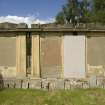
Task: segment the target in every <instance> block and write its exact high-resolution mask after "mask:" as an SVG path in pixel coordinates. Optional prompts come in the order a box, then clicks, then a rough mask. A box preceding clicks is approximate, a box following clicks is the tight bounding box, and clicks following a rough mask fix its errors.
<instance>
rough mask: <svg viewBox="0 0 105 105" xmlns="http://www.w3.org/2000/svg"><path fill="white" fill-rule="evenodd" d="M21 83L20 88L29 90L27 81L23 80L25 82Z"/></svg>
mask: <svg viewBox="0 0 105 105" xmlns="http://www.w3.org/2000/svg"><path fill="white" fill-rule="evenodd" d="M21 83H22V88H23V89H28V88H29V80H27V79H25V80H21Z"/></svg>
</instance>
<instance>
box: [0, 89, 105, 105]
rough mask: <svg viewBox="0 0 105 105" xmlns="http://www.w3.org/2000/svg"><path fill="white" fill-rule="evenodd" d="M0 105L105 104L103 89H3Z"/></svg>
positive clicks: (0, 95) (0, 92)
mask: <svg viewBox="0 0 105 105" xmlns="http://www.w3.org/2000/svg"><path fill="white" fill-rule="evenodd" d="M0 105H105V90H104V89H74V90H56V91H42V90H30V89H26V90H23V89H3V90H1V91H0Z"/></svg>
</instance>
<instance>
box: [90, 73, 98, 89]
mask: <svg viewBox="0 0 105 105" xmlns="http://www.w3.org/2000/svg"><path fill="white" fill-rule="evenodd" d="M89 87H90V88H95V87H97V78H96V76H94V75H93V76H91V77H90V78H89Z"/></svg>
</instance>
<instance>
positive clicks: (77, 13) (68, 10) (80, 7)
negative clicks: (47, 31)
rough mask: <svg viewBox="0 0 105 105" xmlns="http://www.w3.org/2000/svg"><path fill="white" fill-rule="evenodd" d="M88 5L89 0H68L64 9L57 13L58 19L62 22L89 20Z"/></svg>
mask: <svg viewBox="0 0 105 105" xmlns="http://www.w3.org/2000/svg"><path fill="white" fill-rule="evenodd" d="M88 7H89V2H88V1H87V0H83V1H78V0H68V3H67V4H65V5H64V6H63V8H62V11H61V12H60V13H58V14H57V16H56V21H57V23H61V20H62V23H66V24H69V23H73V24H77V23H78V22H87V20H89V19H88V17H89V13H90V12H89V9H88Z"/></svg>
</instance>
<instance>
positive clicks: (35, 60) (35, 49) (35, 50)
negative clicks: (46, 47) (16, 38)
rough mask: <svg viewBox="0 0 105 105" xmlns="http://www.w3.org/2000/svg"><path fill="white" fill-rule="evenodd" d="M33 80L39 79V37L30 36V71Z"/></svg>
mask: <svg viewBox="0 0 105 105" xmlns="http://www.w3.org/2000/svg"><path fill="white" fill-rule="evenodd" d="M31 75H32V77H33V78H40V41H39V35H32V71H31Z"/></svg>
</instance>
